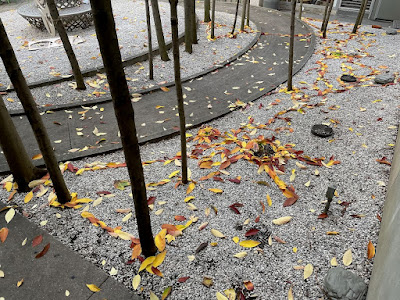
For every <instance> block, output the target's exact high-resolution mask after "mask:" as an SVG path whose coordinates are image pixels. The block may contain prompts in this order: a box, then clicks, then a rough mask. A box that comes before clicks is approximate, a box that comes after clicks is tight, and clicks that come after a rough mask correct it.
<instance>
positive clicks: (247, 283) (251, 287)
mask: <svg viewBox="0 0 400 300" xmlns="http://www.w3.org/2000/svg"><path fill="white" fill-rule="evenodd" d="M243 283H244V286H245V287H246V289H247V290H248V291H252V290H254V284H253V283H252V282H251V281H249V280H248V281H244V282H243Z"/></svg>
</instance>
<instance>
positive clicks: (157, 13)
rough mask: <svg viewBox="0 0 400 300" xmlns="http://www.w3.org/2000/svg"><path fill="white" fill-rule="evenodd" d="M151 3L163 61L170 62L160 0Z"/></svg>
mask: <svg viewBox="0 0 400 300" xmlns="http://www.w3.org/2000/svg"><path fill="white" fill-rule="evenodd" d="M91 2H92V1H91ZM150 2H151V8H152V10H153V19H154V25H155V27H156V35H157V41H158V49H160V56H161V60H163V61H169V57H168V54H167V47H166V46H165V40H164V32H163V29H162V23H161V17H160V9H159V7H158V0H150Z"/></svg>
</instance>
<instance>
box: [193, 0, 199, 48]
mask: <svg viewBox="0 0 400 300" xmlns="http://www.w3.org/2000/svg"><path fill="white" fill-rule="evenodd" d="M191 9H192V43H193V44H197V43H198V42H197V22H196V1H193V4H192V6H191Z"/></svg>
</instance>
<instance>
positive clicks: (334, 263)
mask: <svg viewBox="0 0 400 300" xmlns="http://www.w3.org/2000/svg"><path fill="white" fill-rule="evenodd" d="M337 265H338V262H337V259H336V257H332V259H331V266H333V267H336V266H337Z"/></svg>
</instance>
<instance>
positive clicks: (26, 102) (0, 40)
mask: <svg viewBox="0 0 400 300" xmlns="http://www.w3.org/2000/svg"><path fill="white" fill-rule="evenodd" d="M0 45H1V46H0V56H1V58H2V60H3V64H4V66H5V69H6V71H7V74H8V76H9V77H10V80H11V82H12V84H13V86H14V88H15V91H16V93H17V96H18V98H19V100H20V101H21V104H22V106H23V108H24V111H25V114H26V116H27V118H28V120H29V123H30V124H31V127H32V130H33V133H34V134H35V138H36V141H37V143H38V145H39V149H40V152H41V153H42V155H43V160H44V162H45V164H46V167H47V170H48V171H49V174H50V178H51V180H52V182H53V186H54V189H55V191H56V194H57V198H58V202H60V203H66V202H69V201H70V200H71V195H70V193H69V191H68V189H67V186H66V185H65V181H64V178H63V176H62V174H61V171H60V168H59V166H58V162H57V158H56V156H55V154H54V151H53V147H52V145H51V142H50V139H49V136H48V135H47V130H46V128H45V126H44V124H43V121H42V118H41V117H40V113H39V110H38V108H37V106H36V103H35V100H34V99H33V96H32V93H31V91H30V90H29V87H28V84H27V83H26V80H25V77H24V75H23V74H22V71H21V68H20V67H19V64H18V61H17V58H16V57H15V53H14V50H13V48H12V46H11V44H10V41H9V39H8V37H7V33H6V31H5V29H4V26H3V22H2V21H1V20H0Z"/></svg>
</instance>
